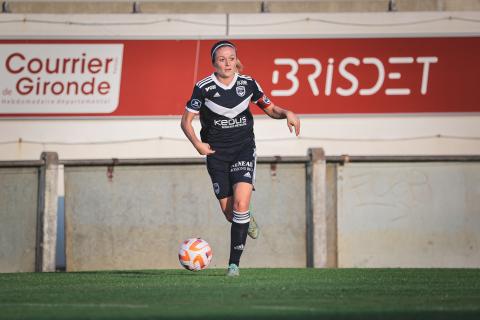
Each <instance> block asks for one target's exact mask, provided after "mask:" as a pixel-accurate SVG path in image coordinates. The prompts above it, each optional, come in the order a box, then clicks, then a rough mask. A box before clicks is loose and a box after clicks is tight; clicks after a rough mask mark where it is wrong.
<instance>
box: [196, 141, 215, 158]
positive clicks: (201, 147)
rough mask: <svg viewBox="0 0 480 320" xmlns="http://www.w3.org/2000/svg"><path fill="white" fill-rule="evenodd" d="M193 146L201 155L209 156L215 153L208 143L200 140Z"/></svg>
mask: <svg viewBox="0 0 480 320" xmlns="http://www.w3.org/2000/svg"><path fill="white" fill-rule="evenodd" d="M195 148H196V149H197V151H198V153H200V154H201V155H203V156H209V155H211V154H213V153H215V150H212V148H211V147H210V145H209V144H208V143H204V142H201V143H199V144H198V145H196V146H195Z"/></svg>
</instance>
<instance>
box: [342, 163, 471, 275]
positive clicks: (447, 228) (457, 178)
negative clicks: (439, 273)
mask: <svg viewBox="0 0 480 320" xmlns="http://www.w3.org/2000/svg"><path fill="white" fill-rule="evenodd" d="M338 265H339V267H475V268H478V267H480V164H479V163H478V162H477V163H460V162H452V163H441V162H440V163H349V164H348V163H347V164H346V165H344V166H339V168H338Z"/></svg>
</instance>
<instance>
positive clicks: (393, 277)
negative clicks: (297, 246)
mask: <svg viewBox="0 0 480 320" xmlns="http://www.w3.org/2000/svg"><path fill="white" fill-rule="evenodd" d="M167 318H169V319H422V320H424V319H480V269H241V276H240V277H238V278H227V277H225V270H219V269H208V270H204V271H200V272H189V271H186V270H141V271H102V272H78V273H60V272H58V273H15V274H0V319H167Z"/></svg>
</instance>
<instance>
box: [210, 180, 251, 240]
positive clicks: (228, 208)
mask: <svg viewBox="0 0 480 320" xmlns="http://www.w3.org/2000/svg"><path fill="white" fill-rule="evenodd" d="M246 189H247V191H246V192H248V187H247V188H246ZM251 194H252V192H251V191H250V194H249V199H248V202H249V203H250V198H251ZM219 203H220V208H221V209H222V212H223V214H224V215H225V218H226V219H227V220H228V221H229V222H232V219H233V197H227V198H223V199H220V200H219ZM238 205H240V204H238ZM241 212H243V211H241ZM259 234H260V229H259V227H258V224H257V222H256V221H255V218H254V217H253V215H252V212H251V211H250V224H249V226H248V236H249V237H250V238H252V239H257V238H258V235H259Z"/></svg>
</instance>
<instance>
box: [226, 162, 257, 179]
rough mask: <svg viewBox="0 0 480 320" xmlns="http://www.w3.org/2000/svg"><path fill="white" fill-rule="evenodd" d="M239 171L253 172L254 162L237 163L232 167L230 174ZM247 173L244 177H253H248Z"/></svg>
mask: <svg viewBox="0 0 480 320" xmlns="http://www.w3.org/2000/svg"><path fill="white" fill-rule="evenodd" d="M237 171H247V173H249V172H248V171H250V172H253V161H237V162H235V163H234V164H233V165H231V166H230V172H237ZM247 173H245V174H244V175H243V176H244V177H248V178H251V177H252V176H251V175H249V176H247Z"/></svg>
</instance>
